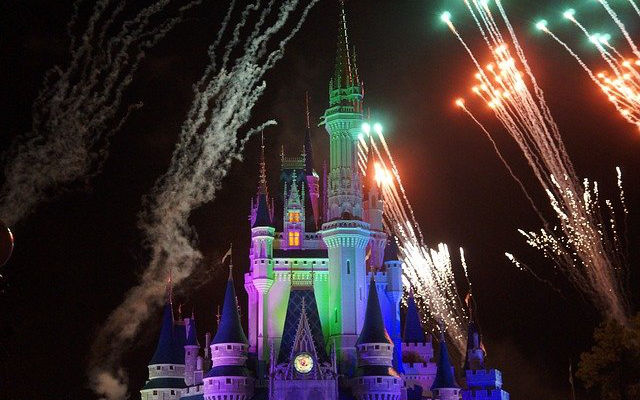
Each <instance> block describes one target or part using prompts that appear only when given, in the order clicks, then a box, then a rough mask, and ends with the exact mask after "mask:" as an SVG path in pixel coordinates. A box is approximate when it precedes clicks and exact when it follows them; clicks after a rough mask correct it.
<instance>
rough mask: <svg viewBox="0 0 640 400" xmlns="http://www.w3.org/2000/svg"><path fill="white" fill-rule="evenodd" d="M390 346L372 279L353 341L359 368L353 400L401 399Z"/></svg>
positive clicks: (355, 378)
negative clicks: (359, 325) (361, 323)
mask: <svg viewBox="0 0 640 400" xmlns="http://www.w3.org/2000/svg"><path fill="white" fill-rule="evenodd" d="M393 347H394V346H393V341H392V340H391V338H390V337H389V334H388V333H387V330H386V329H385V327H384V320H383V318H382V312H381V311H380V301H379V299H378V291H377V290H376V286H375V281H374V279H373V276H372V277H371V281H370V283H369V296H368V299H367V310H366V313H365V320H364V326H363V328H362V332H361V333H360V336H359V337H358V341H357V342H356V348H357V352H358V367H357V369H356V373H355V375H354V378H353V380H352V390H353V395H354V397H355V398H356V399H358V400H369V399H373V398H380V399H392V400H398V399H400V395H401V392H402V388H403V386H404V382H403V380H402V378H401V377H400V376H399V375H398V373H397V372H396V370H395V369H394V368H393V366H392V362H393Z"/></svg>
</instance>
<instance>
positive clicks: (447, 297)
mask: <svg viewBox="0 0 640 400" xmlns="http://www.w3.org/2000/svg"><path fill="white" fill-rule="evenodd" d="M362 130H363V132H364V133H365V135H368V136H369V144H368V145H367V146H366V147H365V146H359V151H360V152H361V153H362V157H365V158H367V157H372V159H373V160H375V162H374V164H373V165H374V169H373V171H372V172H373V174H374V176H373V177H369V179H373V180H374V181H375V182H376V183H377V184H378V187H379V188H380V190H381V193H382V198H383V199H384V203H385V212H384V225H385V229H386V230H387V232H391V233H392V234H393V236H395V238H396V240H397V244H398V249H399V253H400V254H399V255H400V258H401V260H402V261H403V262H404V269H403V282H404V287H406V288H410V290H412V291H413V293H414V295H415V299H416V303H417V305H418V308H419V310H420V314H421V318H422V320H423V322H424V323H425V324H429V325H431V326H434V327H436V329H438V330H439V329H441V328H440V325H439V324H438V322H440V321H442V322H443V324H444V329H445V330H446V333H447V335H448V336H449V337H450V338H451V339H452V340H453V343H454V344H455V346H456V348H457V349H458V351H459V352H460V354H463V353H464V351H465V346H466V343H465V339H466V327H467V324H468V321H467V315H466V313H465V308H464V306H463V304H462V301H461V300H460V297H459V294H458V289H457V286H456V282H455V276H454V273H453V261H452V260H451V256H450V253H449V248H448V247H447V245H446V244H443V243H440V244H438V246H437V247H436V248H435V249H432V248H429V247H428V246H426V245H425V244H424V239H423V235H422V230H421V228H420V225H419V224H418V223H417V221H416V220H415V217H414V215H413V210H412V207H411V204H410V203H409V200H408V198H407V196H406V194H405V190H404V186H403V185H402V180H401V179H400V173H399V171H398V169H397V167H396V164H395V161H394V160H393V157H392V155H391V152H390V151H389V147H388V145H387V143H386V141H385V139H384V136H383V134H382V126H380V125H377V124H376V125H374V129H373V130H374V131H375V135H373V134H370V133H371V126H370V125H369V124H368V123H365V124H363V129H362ZM365 149H367V150H368V151H367V152H364V150H365ZM361 172H362V173H363V174H365V175H366V170H364V169H362V170H361ZM460 252H461V258H462V260H464V254H463V252H462V249H460ZM463 262H464V261H463ZM463 269H464V273H465V277H467V279H468V274H467V268H466V262H465V263H464V265H463Z"/></svg>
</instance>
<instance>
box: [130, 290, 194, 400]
mask: <svg viewBox="0 0 640 400" xmlns="http://www.w3.org/2000/svg"><path fill="white" fill-rule="evenodd" d="M167 289H168V290H167V293H168V296H167V301H166V303H165V305H164V310H163V315H162V327H161V329H160V337H159V338H158V345H157V346H156V350H155V352H154V353H153V357H152V358H151V361H149V379H148V380H147V382H146V383H145V385H144V386H143V387H142V389H141V390H140V395H141V398H142V400H151V399H158V398H162V399H167V400H174V399H178V398H180V395H181V393H182V389H184V388H185V387H186V385H185V381H184V372H185V358H184V345H185V330H184V326H182V325H178V326H176V323H175V321H174V319H173V307H172V299H171V280H169V285H168V287H167Z"/></svg>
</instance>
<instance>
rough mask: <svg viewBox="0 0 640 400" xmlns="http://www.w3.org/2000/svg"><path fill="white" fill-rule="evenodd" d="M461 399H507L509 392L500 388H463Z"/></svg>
mask: <svg viewBox="0 0 640 400" xmlns="http://www.w3.org/2000/svg"><path fill="white" fill-rule="evenodd" d="M462 400H509V393H507V392H505V391H504V390H502V389H477V390H476V389H471V390H463V391H462Z"/></svg>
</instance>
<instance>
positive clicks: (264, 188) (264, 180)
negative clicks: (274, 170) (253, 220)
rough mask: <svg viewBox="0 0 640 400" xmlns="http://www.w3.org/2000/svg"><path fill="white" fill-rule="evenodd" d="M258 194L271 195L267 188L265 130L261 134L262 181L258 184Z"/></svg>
mask: <svg viewBox="0 0 640 400" xmlns="http://www.w3.org/2000/svg"><path fill="white" fill-rule="evenodd" d="M258 194H259V195H260V194H265V195H267V196H268V195H269V191H268V188H267V163H266V161H265V158H264V130H263V131H262V133H261V134H260V183H259V185H258Z"/></svg>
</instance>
